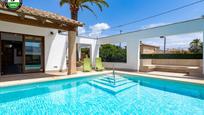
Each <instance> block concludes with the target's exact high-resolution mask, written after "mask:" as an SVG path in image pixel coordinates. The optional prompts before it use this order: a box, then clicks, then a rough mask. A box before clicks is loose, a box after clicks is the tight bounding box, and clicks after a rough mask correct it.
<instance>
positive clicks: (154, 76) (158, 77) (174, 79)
mask: <svg viewBox="0 0 204 115" xmlns="http://www.w3.org/2000/svg"><path fill="white" fill-rule="evenodd" d="M116 73H119V74H128V75H133V76H134V75H135V76H142V77H148V78H154V79H162V80H170V81H179V82H186V83H193V84H199V85H204V78H203V79H199V80H198V79H192V78H190V79H189V78H177V77H171V76H162V75H150V74H145V73H134V72H125V71H116Z"/></svg>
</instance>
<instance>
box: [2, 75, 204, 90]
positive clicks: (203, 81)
mask: <svg viewBox="0 0 204 115" xmlns="http://www.w3.org/2000/svg"><path fill="white" fill-rule="evenodd" d="M115 72H116V73H118V74H128V75H133V76H135V77H137V76H143V77H148V78H154V79H163V80H171V81H180V82H187V83H193V84H200V85H204V79H201V80H198V79H188V78H176V77H170V76H160V75H149V74H145V73H136V72H126V71H115ZM110 73H112V71H103V72H91V73H78V74H74V75H62V76H54V77H53V76H51V77H47V78H36V79H26V80H16V81H6V82H0V88H3V87H9V86H16V85H25V84H31V83H40V82H47V81H55V80H64V79H71V78H80V77H87V76H94V75H101V74H110Z"/></svg>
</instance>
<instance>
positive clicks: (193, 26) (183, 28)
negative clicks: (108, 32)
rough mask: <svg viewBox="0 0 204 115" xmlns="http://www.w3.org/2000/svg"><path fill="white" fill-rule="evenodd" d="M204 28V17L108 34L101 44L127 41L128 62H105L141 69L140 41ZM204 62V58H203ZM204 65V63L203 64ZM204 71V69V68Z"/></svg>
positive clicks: (110, 64)
mask: <svg viewBox="0 0 204 115" xmlns="http://www.w3.org/2000/svg"><path fill="white" fill-rule="evenodd" d="M203 30H204V18H199V19H194V20H189V21H184V22H179V23H174V24H169V25H165V26H160V27H154V28H149V29H144V30H139V31H135V32H129V33H124V34H118V35H113V36H108V37H104V38H101V39H99V41H98V42H99V44H108V43H120V42H126V43H127V63H125V64H124V63H104V64H105V66H106V67H110V66H111V68H112V65H113V64H114V65H115V67H116V68H119V69H126V68H128V69H133V70H139V66H140V61H139V60H140V57H139V56H140V55H139V41H140V40H142V39H147V38H154V37H160V36H171V35H179V34H186V33H195V32H203ZM203 62H204V59H203ZM203 65H204V64H203ZM203 73H204V69H203Z"/></svg>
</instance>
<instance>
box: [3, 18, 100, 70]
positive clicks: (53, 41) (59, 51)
mask: <svg viewBox="0 0 204 115" xmlns="http://www.w3.org/2000/svg"><path fill="white" fill-rule="evenodd" d="M0 25H1V26H0V31H2V32H11V33H19V34H27V35H36V36H44V38H45V57H44V58H45V71H60V70H64V69H66V68H67V66H66V57H67V44H68V42H67V39H68V37H67V35H61V34H58V30H56V29H50V28H41V27H35V26H27V25H21V24H15V23H10V22H3V21H0ZM50 32H53V33H54V34H53V35H51V34H50ZM77 42H78V43H82V44H91V46H92V52H94V51H95V47H96V40H94V39H89V38H81V37H80V38H77ZM95 56H97V54H96V53H92V61H93V60H94V59H93V57H95Z"/></svg>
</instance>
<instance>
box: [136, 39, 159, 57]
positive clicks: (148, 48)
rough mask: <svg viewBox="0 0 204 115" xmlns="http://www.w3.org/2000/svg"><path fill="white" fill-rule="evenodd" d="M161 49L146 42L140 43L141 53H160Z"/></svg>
mask: <svg viewBox="0 0 204 115" xmlns="http://www.w3.org/2000/svg"><path fill="white" fill-rule="evenodd" d="M159 51H160V47H159V46H154V45H149V44H144V43H142V42H141V44H140V53H141V54H156V53H159Z"/></svg>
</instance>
